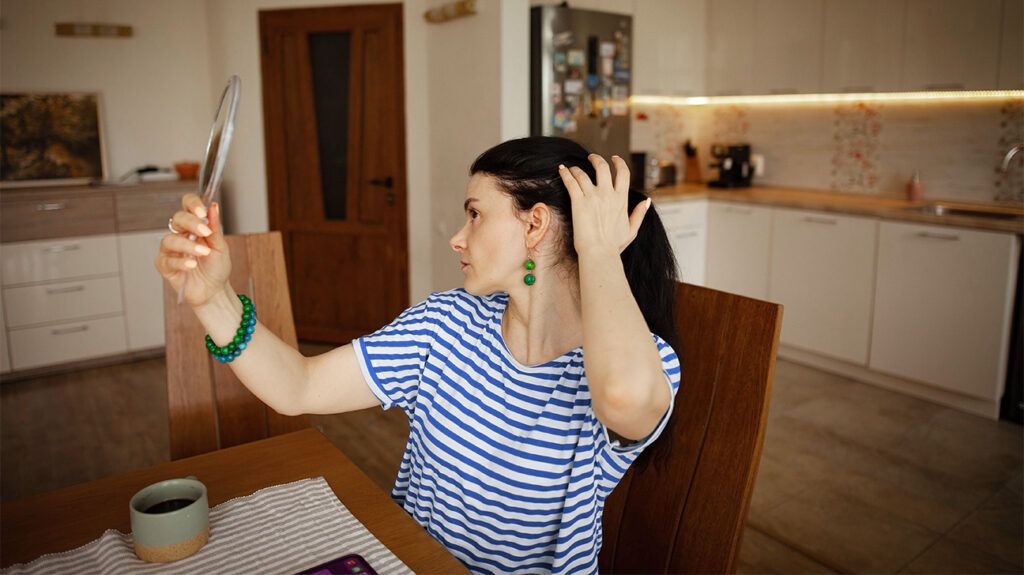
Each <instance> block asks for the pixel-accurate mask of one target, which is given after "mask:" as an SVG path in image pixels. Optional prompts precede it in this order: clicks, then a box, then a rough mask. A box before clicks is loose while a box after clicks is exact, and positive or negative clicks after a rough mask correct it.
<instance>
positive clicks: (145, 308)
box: [118, 230, 167, 350]
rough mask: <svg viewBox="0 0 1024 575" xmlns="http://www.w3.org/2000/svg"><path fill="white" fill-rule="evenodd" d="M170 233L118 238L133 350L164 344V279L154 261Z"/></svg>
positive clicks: (129, 235) (129, 335)
mask: <svg viewBox="0 0 1024 575" xmlns="http://www.w3.org/2000/svg"><path fill="white" fill-rule="evenodd" d="M166 233H167V232H166V231H163V230H160V231H155V232H154V231H149V232H136V233H131V234H121V235H120V236H119V237H118V244H119V248H120V250H121V283H122V288H123V291H124V321H125V328H126V331H127V336H128V349H129V350H137V349H146V348H151V347H159V346H162V345H164V300H163V289H164V286H163V278H161V277H160V274H159V273H157V271H156V268H155V267H154V266H153V261H154V260H155V259H156V254H157V252H158V251H159V250H160V238H162V237H163V236H164V235H165V234H166Z"/></svg>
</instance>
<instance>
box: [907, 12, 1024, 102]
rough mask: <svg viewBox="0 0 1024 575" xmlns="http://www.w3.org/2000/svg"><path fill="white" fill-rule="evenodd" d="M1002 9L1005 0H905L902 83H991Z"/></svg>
mask: <svg viewBox="0 0 1024 575" xmlns="http://www.w3.org/2000/svg"><path fill="white" fill-rule="evenodd" d="M1002 10H1003V0H907V36H906V44H905V48H904V52H903V89H904V90H908V91H920V90H991V89H993V88H994V87H995V86H996V84H997V82H998V72H999V45H1000V34H1001V31H1002ZM1018 48H1019V46H1018Z"/></svg>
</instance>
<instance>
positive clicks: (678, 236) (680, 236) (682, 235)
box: [676, 231, 700, 238]
mask: <svg viewBox="0 0 1024 575" xmlns="http://www.w3.org/2000/svg"><path fill="white" fill-rule="evenodd" d="M699 235H700V233H698V232H693V231H691V232H686V233H685V234H678V235H677V236H676V237H677V238H695V237H697V236H699Z"/></svg>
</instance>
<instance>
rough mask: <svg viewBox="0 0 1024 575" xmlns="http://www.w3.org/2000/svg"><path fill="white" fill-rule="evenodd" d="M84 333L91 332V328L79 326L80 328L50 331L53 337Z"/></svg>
mask: <svg viewBox="0 0 1024 575" xmlns="http://www.w3.org/2000/svg"><path fill="white" fill-rule="evenodd" d="M82 331H89V326H87V325H78V326H75V327H65V328H61V329H51V330H50V334H51V335H67V334H69V333H78V332H82Z"/></svg>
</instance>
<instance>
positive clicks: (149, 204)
mask: <svg viewBox="0 0 1024 575" xmlns="http://www.w3.org/2000/svg"><path fill="white" fill-rule="evenodd" d="M187 192H188V190H184V189H177V190H164V191H159V192H126V193H123V194H118V195H117V229H118V231H120V232H134V231H140V230H158V229H167V219H168V218H170V217H171V216H172V215H174V212H176V211H178V210H180V209H181V197H182V196H184V195H185V194H186V193H187Z"/></svg>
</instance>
